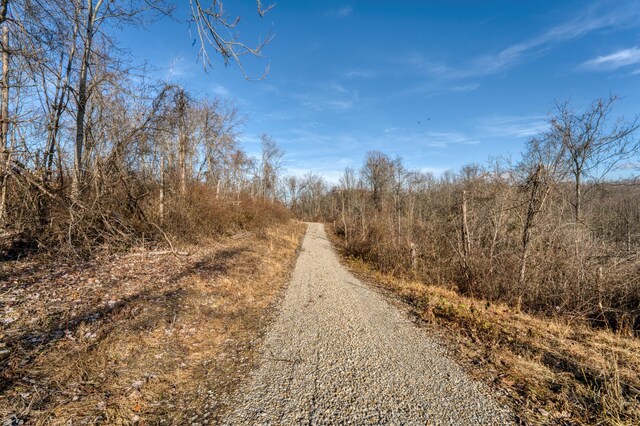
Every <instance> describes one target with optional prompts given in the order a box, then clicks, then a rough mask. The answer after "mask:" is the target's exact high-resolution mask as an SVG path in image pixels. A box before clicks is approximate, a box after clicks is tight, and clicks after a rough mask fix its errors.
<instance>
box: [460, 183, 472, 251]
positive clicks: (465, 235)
mask: <svg viewBox="0 0 640 426" xmlns="http://www.w3.org/2000/svg"><path fill="white" fill-rule="evenodd" d="M462 254H463V256H464V258H465V260H466V258H467V257H469V254H471V241H470V239H469V224H468V223H467V191H462Z"/></svg>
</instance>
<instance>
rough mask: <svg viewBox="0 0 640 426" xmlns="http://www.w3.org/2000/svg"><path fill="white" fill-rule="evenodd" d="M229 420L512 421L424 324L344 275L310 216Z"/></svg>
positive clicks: (456, 422)
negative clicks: (257, 358)
mask: <svg viewBox="0 0 640 426" xmlns="http://www.w3.org/2000/svg"><path fill="white" fill-rule="evenodd" d="M277 315H278V316H277V318H276V320H275V322H274V324H273V325H272V327H271V329H270V330H269V332H268V333H267V335H266V336H265V341H264V343H263V346H262V348H261V355H260V361H259V366H258V367H257V369H256V370H255V371H254V372H253V373H252V375H251V377H250V378H248V380H247V382H246V384H245V385H244V387H242V388H241V389H240V391H239V393H238V394H237V396H236V397H235V400H236V403H235V404H234V406H233V407H234V408H233V409H232V411H231V412H230V413H229V414H228V417H227V419H225V422H226V423H228V424H233V425H236V424H252V425H253V424H273V425H280V424H303V423H304V424H422V425H424V424H433V425H436V424H455V425H480V424H486V425H497V424H512V423H513V420H512V416H511V414H510V412H509V410H508V409H506V408H505V407H503V406H501V405H500V404H499V403H498V402H496V400H494V399H493V398H492V397H491V391H490V389H489V388H488V387H486V386H484V385H483V384H481V383H478V382H475V381H473V380H471V379H470V378H469V377H468V376H467V375H466V374H465V373H464V371H463V370H462V369H461V368H460V367H459V366H458V365H457V364H456V363H455V362H454V361H453V360H452V359H450V358H449V357H448V356H447V353H446V351H445V350H444V348H443V347H442V346H440V345H439V344H438V343H437V342H436V340H435V339H433V338H430V337H429V335H428V334H427V332H426V330H424V329H419V328H417V327H416V326H415V325H414V324H413V323H412V322H411V321H409V319H408V318H407V317H406V314H404V313H402V312H400V311H399V310H398V309H397V308H395V307H393V306H391V305H390V304H388V303H387V302H386V301H385V299H384V298H383V297H382V296H381V295H379V294H378V293H376V292H375V291H373V290H371V289H370V288H368V287H367V286H366V285H364V284H363V283H362V282H360V281H359V280H358V279H356V278H355V277H354V276H353V275H351V274H350V273H349V272H348V271H347V270H346V269H345V268H344V267H343V266H342V265H341V264H340V262H339V260H338V257H337V254H336V253H335V251H334V250H333V248H332V246H331V243H330V242H329V241H328V240H327V238H326V235H325V232H324V228H323V226H322V225H321V224H315V223H312V224H309V229H308V230H307V234H306V236H305V239H304V242H303V245H302V251H301V253H300V256H299V258H298V260H297V263H296V267H295V270H294V273H293V276H292V280H291V283H290V285H289V287H288V289H287V291H286V293H285V296H284V300H283V302H282V306H281V308H280V311H279V313H278V314H277Z"/></svg>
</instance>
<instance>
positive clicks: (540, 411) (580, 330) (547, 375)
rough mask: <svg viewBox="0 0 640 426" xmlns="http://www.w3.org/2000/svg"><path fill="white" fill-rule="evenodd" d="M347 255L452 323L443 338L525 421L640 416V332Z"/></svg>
mask: <svg viewBox="0 0 640 426" xmlns="http://www.w3.org/2000/svg"><path fill="white" fill-rule="evenodd" d="M328 234H329V235H331V238H332V239H333V240H334V242H336V243H337V244H338V247H340V245H339V244H340V241H339V240H338V239H337V237H336V236H335V234H333V233H331V232H328ZM345 263H346V264H347V266H349V267H350V269H351V270H352V271H353V272H354V273H356V274H357V275H358V276H359V277H361V278H362V279H363V280H365V281H367V282H369V283H371V284H373V285H374V286H376V287H377V288H379V289H381V290H383V291H384V292H385V293H386V294H388V295H390V296H392V297H394V298H395V299H399V300H401V301H402V302H403V304H404V305H405V306H407V307H408V308H409V310H410V312H411V313H413V314H414V315H415V316H416V317H417V318H418V319H419V320H420V321H421V322H424V323H429V324H434V325H437V326H438V327H434V331H437V330H442V327H444V329H445V330H448V331H451V332H446V333H442V334H441V335H442V337H443V341H445V342H447V344H448V346H450V347H451V348H452V349H453V351H454V352H455V353H456V354H457V355H458V357H459V358H460V359H461V360H462V361H463V363H464V364H465V365H466V366H467V367H468V370H469V371H470V373H471V374H472V375H474V376H476V377H478V378H480V379H482V380H484V381H485V382H488V383H489V384H491V385H492V386H493V387H494V388H497V389H499V390H500V392H499V394H502V395H503V397H504V398H505V401H507V402H509V403H510V405H511V406H512V407H513V409H514V410H515V412H516V413H517V415H518V416H519V419H520V421H521V422H522V423H523V424H566V425H583V424H590V425H591V424H606V425H637V424H640V375H639V372H640V340H639V339H637V338H633V337H630V336H625V335H621V334H615V333H612V332H608V331H603V330H594V329H593V328H590V327H588V326H587V325H585V324H584V323H583V322H576V323H572V322H571V321H570V320H569V319H566V318H542V317H535V316H532V315H528V314H524V313H521V312H517V311H516V310H514V309H512V308H510V307H508V306H506V305H504V304H494V303H488V302H486V301H483V300H478V299H473V298H469V297H463V296H460V295H459V294H458V293H457V292H455V291H453V290H448V289H444V288H442V287H437V286H430V285H425V284H422V283H419V282H415V281H411V280H405V279H399V278H395V277H392V276H390V275H386V274H383V273H380V272H379V271H377V270H375V269H374V268H373V267H372V266H370V265H367V264H365V263H364V262H362V261H360V260H357V259H353V258H345Z"/></svg>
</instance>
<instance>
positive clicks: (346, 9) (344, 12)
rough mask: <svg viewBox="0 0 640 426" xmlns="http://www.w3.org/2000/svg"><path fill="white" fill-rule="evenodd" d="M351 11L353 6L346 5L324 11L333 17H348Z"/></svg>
mask: <svg viewBox="0 0 640 426" xmlns="http://www.w3.org/2000/svg"><path fill="white" fill-rule="evenodd" d="M352 13H353V7H351V6H349V5H347V6H342V7H340V8H338V9H332V10H330V11H328V12H327V13H326V15H327V16H329V17H331V18H334V19H344V18H348V17H349V16H350V15H351V14H352Z"/></svg>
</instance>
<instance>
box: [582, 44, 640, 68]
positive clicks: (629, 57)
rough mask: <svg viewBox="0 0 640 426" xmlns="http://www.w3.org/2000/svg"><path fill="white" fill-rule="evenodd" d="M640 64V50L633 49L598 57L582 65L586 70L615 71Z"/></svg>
mask: <svg viewBox="0 0 640 426" xmlns="http://www.w3.org/2000/svg"><path fill="white" fill-rule="evenodd" d="M639 63H640V49H638V48H637V47H632V48H629V49H621V50H618V51H616V52H613V53H611V54H609V55H604V56H598V57H596V58H593V59H590V60H588V61H586V62H585V63H583V64H582V66H583V67H584V68H589V69H592V70H615V69H618V68H622V67H625V66H628V65H635V64H639Z"/></svg>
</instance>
